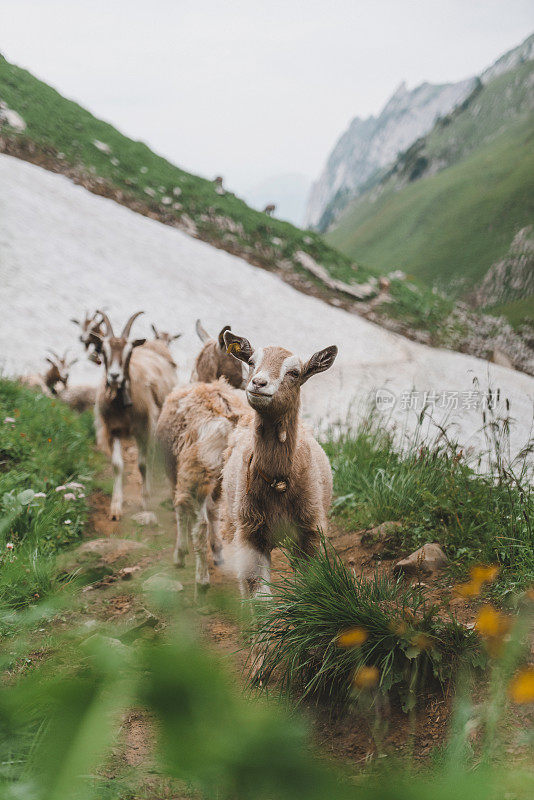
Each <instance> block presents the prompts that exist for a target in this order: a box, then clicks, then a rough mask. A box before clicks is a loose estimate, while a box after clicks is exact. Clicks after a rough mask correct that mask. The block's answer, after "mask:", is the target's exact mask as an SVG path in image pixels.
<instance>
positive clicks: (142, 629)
mask: <svg viewBox="0 0 534 800" xmlns="http://www.w3.org/2000/svg"><path fill="white" fill-rule="evenodd" d="M158 622H159V619H158V618H157V617H155V616H154V614H151V613H150V611H147V610H146V608H141V609H139V610H138V611H136V612H135V614H134V615H133V616H132V617H130V618H129V619H128V620H127V621H126V627H127V630H126V631H125V633H122V634H121V642H124V643H125V644H129V643H130V642H134V641H135V640H136V639H138V638H139V637H140V636H142V635H143V634H145V633H146V632H147V631H150V630H153V629H154V628H155V627H156V625H157V624H158Z"/></svg>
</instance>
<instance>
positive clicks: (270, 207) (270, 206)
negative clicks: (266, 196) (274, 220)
mask: <svg viewBox="0 0 534 800" xmlns="http://www.w3.org/2000/svg"><path fill="white" fill-rule="evenodd" d="M275 211H276V206H275V204H274V203H268V204H267V205H266V206H265V208H264V209H263V213H264V214H267V216H268V217H272V215H273V214H274V212H275Z"/></svg>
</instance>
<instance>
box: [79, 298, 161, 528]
mask: <svg viewBox="0 0 534 800" xmlns="http://www.w3.org/2000/svg"><path fill="white" fill-rule="evenodd" d="M101 313H102V318H103V321H104V324H105V326H106V335H105V337H104V339H103V341H102V357H103V359H104V365H105V370H106V373H105V378H104V380H103V382H102V384H101V385H100V387H99V389H98V393H97V399H96V406H95V418H96V424H97V429H98V433H99V435H103V436H104V437H105V439H106V441H107V445H108V446H109V449H110V451H111V464H112V467H113V474H114V483H113V495H112V498H111V509H110V515H111V517H112V519H119V518H120V516H121V514H122V473H123V460H122V447H121V443H122V442H124V440H126V439H128V438H129V437H131V436H133V437H134V438H135V441H136V444H137V451H138V466H139V471H140V473H141V478H142V482H143V489H142V505H143V511H144V513H142V514H140V515H137V518H138V521H139V522H142V523H144V524H147V523H148V522H151V521H153V519H154V515H153V514H149V513H148V512H147V510H146V508H147V502H148V497H149V487H148V474H147V455H148V454H150V455H152V452H153V444H154V433H155V430H156V423H157V421H158V417H159V413H160V411H161V408H162V406H163V403H164V400H165V397H166V396H167V395H168V394H169V392H170V391H171V389H172V388H173V386H174V384H175V383H176V372H175V369H176V364H175V363H174V361H173V359H172V356H171V354H170V352H169V349H168V347H167V346H166V345H165V344H164V343H163V342H160V341H156V342H154V341H153V342H147V341H146V339H133V340H130V339H129V335H130V329H131V326H132V323H133V321H134V320H135V319H136V317H138V316H139V314H142V313H143V312H142V311H138V312H137V313H136V314H132V316H131V317H130V318H129V320H128V321H127V322H126V324H125V326H124V328H123V330H122V333H121V335H120V336H115V334H114V333H113V328H112V325H111V322H110V321H109V318H108V317H107V315H106V314H104V313H103V312H101Z"/></svg>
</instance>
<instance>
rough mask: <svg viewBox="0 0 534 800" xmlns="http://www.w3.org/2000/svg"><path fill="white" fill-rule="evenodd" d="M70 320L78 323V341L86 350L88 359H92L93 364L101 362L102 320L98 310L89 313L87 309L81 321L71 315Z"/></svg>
mask: <svg viewBox="0 0 534 800" xmlns="http://www.w3.org/2000/svg"><path fill="white" fill-rule="evenodd" d="M71 322H74V324H75V325H78V326H79V328H80V329H81V330H80V337H79V338H80V342H81V343H82V344H83V346H84V347H85V349H86V350H87V351H88V354H89V360H90V361H93V362H94V363H95V364H101V363H102V359H101V357H102V341H103V338H104V329H103V327H102V325H103V320H102V316H101V315H100V313H99V312H98V311H94V312H93V313H92V314H90V313H89V312H88V311H86V312H85V315H84V318H83V321H80V320H78V319H76V318H74V317H73V318H71Z"/></svg>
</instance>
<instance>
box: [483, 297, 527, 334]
mask: <svg viewBox="0 0 534 800" xmlns="http://www.w3.org/2000/svg"><path fill="white" fill-rule="evenodd" d="M490 313H491V314H495V315H498V316H501V315H502V316H505V317H506V319H507V320H508V321H509V322H510V325H512V326H513V327H514V328H519V327H520V326H521V325H524V324H530V325H534V295H530V297H523V298H522V299H521V300H511V301H510V302H508V303H503V304H502V305H498V306H494V307H493V308H491V309H490Z"/></svg>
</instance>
